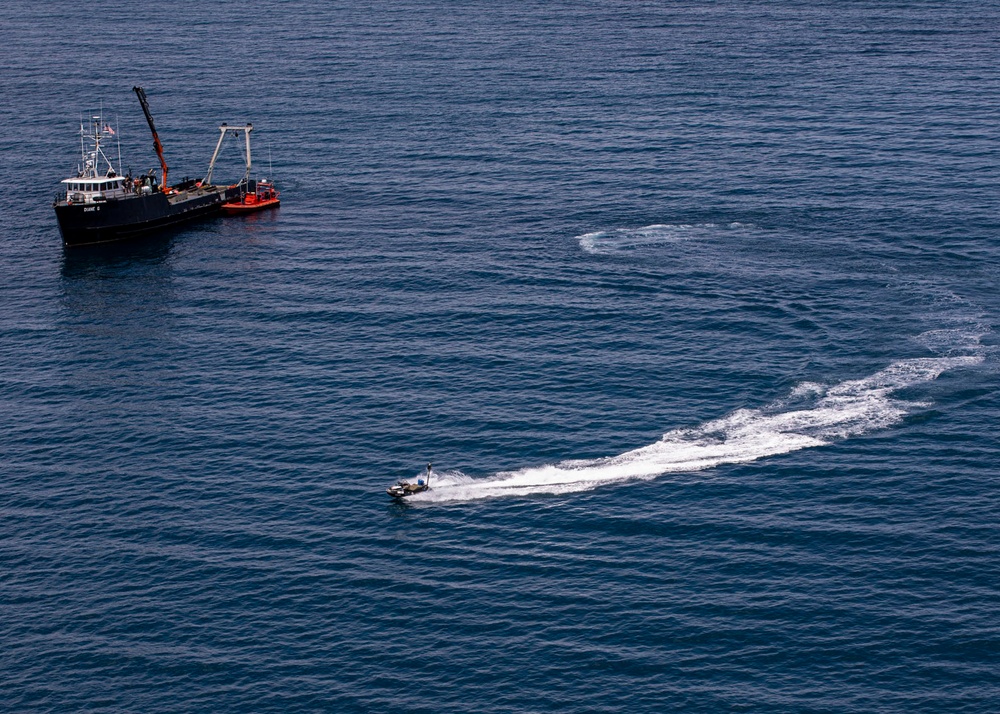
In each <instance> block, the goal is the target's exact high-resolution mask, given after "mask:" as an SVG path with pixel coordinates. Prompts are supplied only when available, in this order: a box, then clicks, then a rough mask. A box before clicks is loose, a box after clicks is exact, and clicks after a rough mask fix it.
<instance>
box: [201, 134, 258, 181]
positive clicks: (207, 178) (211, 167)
mask: <svg viewBox="0 0 1000 714" xmlns="http://www.w3.org/2000/svg"><path fill="white" fill-rule="evenodd" d="M251 131H253V124H250V123H247V125H246V126H229V125H228V124H222V125H220V126H219V132H220V134H219V143H218V144H216V145H215V153H214V154H212V160H211V161H210V162H209V163H208V173H207V174H205V180H204V183H207V184H211V183H212V171H213V170H214V169H215V160H216V159H218V158H219V150H220V149H222V142H223V141H224V140H225V138H226V136H227V135H229V136H234V137H237V138H238V137H239V135H240V132H243V135H244V137H245V138H246V147H247V153H246V159H247V172H246V174H245V175H244V176H243V181H242V182H246V181H248V180H250V167H251V165H252V164H251V161H250V132H251ZM242 182H241V183H242Z"/></svg>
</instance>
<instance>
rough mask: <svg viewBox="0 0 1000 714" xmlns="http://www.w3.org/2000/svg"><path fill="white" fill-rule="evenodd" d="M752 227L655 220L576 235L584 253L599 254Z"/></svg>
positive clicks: (741, 224) (743, 224)
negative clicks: (640, 224) (652, 223)
mask: <svg viewBox="0 0 1000 714" xmlns="http://www.w3.org/2000/svg"><path fill="white" fill-rule="evenodd" d="M745 228H753V226H751V225H748V224H745V223H727V224H717V223H695V224H689V223H679V224H670V223H657V224H655V225H651V226H643V227H641V228H616V229H614V230H607V231H595V232H593V233H585V234H584V235H581V236H577V240H578V241H579V243H580V247H581V248H582V249H583V250H585V251H586V252H588V253H591V254H594V255H603V254H608V253H619V252H623V251H626V250H630V249H633V248H640V247H643V246H649V245H661V244H664V243H680V242H682V241H688V240H695V239H699V238H714V237H716V236H718V235H719V234H720V233H721V232H722V231H735V230H741V229H745Z"/></svg>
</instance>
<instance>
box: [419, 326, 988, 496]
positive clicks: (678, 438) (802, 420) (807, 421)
mask: <svg viewBox="0 0 1000 714" xmlns="http://www.w3.org/2000/svg"><path fill="white" fill-rule="evenodd" d="M933 337H934V339H935V340H936V339H937V338H938V337H940V335H934V336H933ZM970 337H971V338H972V339H973V340H974V342H975V345H972V344H969V343H966V349H965V350H963V351H966V352H969V351H971V352H973V354H964V355H957V356H956V355H952V356H947V357H935V358H920V359H907V360H901V361H899V362H894V363H893V364H891V365H889V366H888V367H886V368H885V369H883V370H881V371H879V372H876V373H875V374H872V375H870V376H868V377H865V378H863V379H856V380H849V381H845V382H841V383H839V384H834V385H832V386H828V385H821V384H818V383H803V384H800V385H799V386H798V387H797V388H795V389H794V390H793V391H792V393H791V394H789V395H788V396H787V397H785V398H784V399H781V400H777V401H775V402H772V403H771V404H768V405H765V406H763V407H761V408H759V409H739V410H737V411H735V412H733V413H732V414H730V415H728V416H726V417H723V418H721V419H717V420H713V421H710V422H707V423H705V424H702V425H701V426H698V427H694V428H690V429H675V430H673V431H669V432H667V433H666V434H664V435H663V438H661V439H660V440H659V441H657V442H656V443H653V444H650V445H648V446H643V447H641V448H638V449H633V450H632V451H626V452H625V453H623V454H619V455H617V456H610V457H605V458H600V459H590V460H576V461H563V462H561V463H558V464H552V465H545V466H537V467H530V468H524V469H520V470H517V471H504V472H500V473H497V474H494V475H493V476H491V477H488V478H480V479H474V478H470V477H468V476H465V475H463V474H461V473H458V472H446V473H443V474H440V475H437V476H436V478H435V480H434V482H433V484H432V489H431V490H430V491H428V492H425V493H421V494H417V495H416V496H414V497H412V499H411V500H413V501H414V502H421V501H422V502H447V501H467V500H473V499H484V498H494V497H499V496H526V495H532V494H562V493H572V492H577V491H586V490H590V489H593V488H596V487H598V486H604V485H608V484H613V483H621V482H625V481H631V480H640V479H641V480H647V479H653V478H656V477H657V476H661V475H663V474H668V473H681V472H684V473H691V472H698V471H704V470H706V469H711V468H714V467H716V466H721V465H723V464H738V463H747V462H750V461H755V460H757V459H761V458H764V457H767V456H776V455H779V454H787V453H789V452H792V451H798V450H799V449H806V448H809V447H815V446H823V445H824V444H829V443H831V442H834V441H837V440H840V439H846V438H849V437H852V436H858V435H861V434H866V433H871V432H875V431H878V430H881V429H885V428H887V427H889V426H892V425H893V424H896V423H898V422H899V421H900V420H901V419H902V418H903V417H904V415H906V414H907V413H908V412H910V411H912V410H914V409H916V408H920V407H926V406H928V405H927V404H926V403H922V402H912V401H905V400H904V399H901V398H898V397H895V396H893V395H894V393H895V392H897V391H899V390H901V389H904V388H906V387H912V386H915V385H919V384H922V383H926V382H930V381H932V380H934V379H936V378H937V377H938V376H939V375H940V374H941V373H943V372H945V371H947V370H950V369H955V368H958V367H967V366H972V365H976V364H979V363H980V362H982V361H983V354H982V353H981V352H980V351H977V349H976V348H977V347H978V339H979V335H966V338H967V339H968V338H970Z"/></svg>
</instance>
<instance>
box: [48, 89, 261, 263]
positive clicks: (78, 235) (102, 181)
mask: <svg viewBox="0 0 1000 714" xmlns="http://www.w3.org/2000/svg"><path fill="white" fill-rule="evenodd" d="M133 90H134V91H135V93H136V95H137V96H138V97H139V103H140V104H141V105H142V111H143V113H144V114H145V115H146V120H147V121H148V122H149V128H150V131H152V133H153V146H154V147H155V148H156V153H157V155H158V156H159V159H160V167H161V172H162V176H161V179H162V180H160V181H157V178H156V174H155V172H154V171H150V172H149V173H147V174H145V175H142V176H138V177H135V178H133V177H132V176H128V175H126V176H122V175H121V153H120V151H119V157H118V170H115V168H114V165H113V164H112V163H111V161H110V159H108V157H107V155H106V154H105V151H104V147H103V144H104V143H107V142H109V141H110V140H111V137H113V136H115V131H114V130H113V129H112V128H111V126H110V125H108V124H105V123H104V119H103V117H100V116H98V117H92V118H91V119H90V121H89V122H88V124H87V125H82V124H81V127H80V137H81V153H82V157H81V167H80V170H79V171H78V172H77V175H76V176H74V177H72V178H68V179H64V180H63V181H61V184H62V185H63V186H64V192H62V191H61V192H60V195H59V196H58V197H57V199H56V201H55V204H54V207H55V211H56V220H57V221H58V222H59V231H60V232H61V233H62V237H63V243H64V244H65V245H67V246H79V245H92V244H95V243H108V242H111V241H118V240H124V239H127V238H132V237H135V236H139V235H143V234H146V233H151V232H153V231H156V230H160V229H162V228H166V227H169V226H174V225H177V224H180V223H185V222H188V221H192V220H196V219H199V218H205V217H209V216H216V215H219V214H220V213H221V211H222V204H223V203H226V202H227V201H233V200H239V199H240V198H241V196H242V194H243V192H244V184H245V182H246V178H244V180H243V181H241V182H240V183H237V184H234V185H231V186H215V185H213V184H212V183H211V182H210V179H211V175H212V169H213V167H214V165H215V159H216V158H217V157H218V154H219V147H221V145H222V140H223V138H225V136H226V134H227V133H238V132H241V131H242V132H245V133H246V135H247V143H248V145H249V132H250V131H251V129H252V125H250V124H247V125H246V127H228V126H226V125H225V124H223V125H222V127H220V129H221V130H222V135H221V136H220V137H219V145H218V146H217V147H216V150H215V154H214V155H213V156H212V161H211V164H210V165H209V170H208V174H206V177H205V180H197V179H187V180H185V181H182V182H181V183H179V184H176V185H174V186H170V185H168V183H167V162H166V161H165V160H164V158H163V146H162V145H161V144H160V137H159V136H158V135H157V133H156V126H155V125H154V124H153V117H152V115H151V114H150V113H149V105H148V104H147V102H146V93H145V92H144V91H143V89H142V87H133ZM248 149H249V146H248ZM247 164H248V165H247V172H248V175H249V170H250V167H249V151H248V155H247Z"/></svg>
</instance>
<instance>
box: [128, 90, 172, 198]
mask: <svg viewBox="0 0 1000 714" xmlns="http://www.w3.org/2000/svg"><path fill="white" fill-rule="evenodd" d="M132 91H133V92H135V95H136V96H137V97H139V104H141V105H142V113H143V114H145V115H146V121H147V122H149V130H150V131H151V132H153V147H154V148H155V149H156V155H157V156H159V157H160V167H161V168H162V169H163V185H162V186H160V190H161V191H163V193H166V192H167V160H166V159H164V158H163V144H161V143H160V136H159V134H157V133H156V125H155V124H154V123H153V115H152V114H150V113H149V104H148V103H147V102H146V92H145V91H144V90H143V88H142V87H132Z"/></svg>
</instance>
